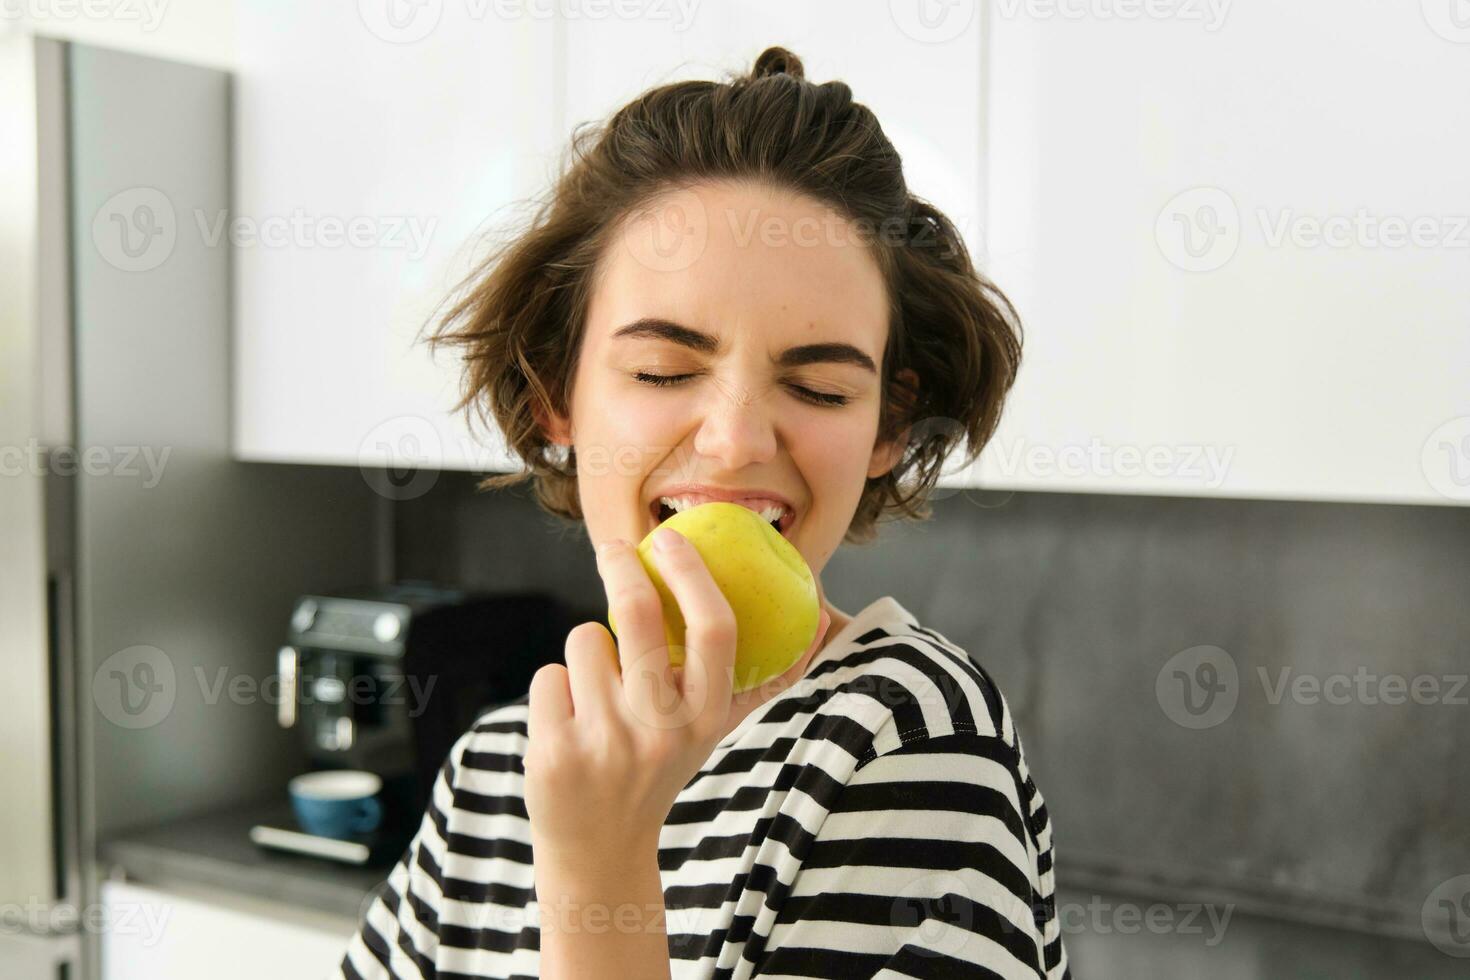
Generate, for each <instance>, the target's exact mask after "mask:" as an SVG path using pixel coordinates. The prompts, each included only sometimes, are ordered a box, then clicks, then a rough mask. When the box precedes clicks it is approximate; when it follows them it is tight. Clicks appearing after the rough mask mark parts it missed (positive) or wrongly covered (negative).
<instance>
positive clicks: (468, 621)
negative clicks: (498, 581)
mask: <svg viewBox="0 0 1470 980" xmlns="http://www.w3.org/2000/svg"><path fill="white" fill-rule="evenodd" d="M600 617H601V611H600V610H598V611H595V612H593V611H584V612H577V611H574V610H572V609H570V608H568V607H567V606H566V605H564V604H563V603H561V602H559V601H558V600H556V599H555V598H554V597H552V596H550V595H549V594H546V593H540V592H519V593H486V592H474V591H469V590H465V589H459V588H454V587H450V586H443V585H436V584H434V583H430V582H422V581H406V582H400V583H395V584H392V585H387V586H373V587H367V588H360V589H351V590H345V591H339V592H332V593H326V594H310V595H303V596H300V597H298V598H297V599H296V601H295V603H294V604H293V606H292V609H291V614H290V621H289V626H288V629H287V642H286V643H285V644H284V645H283V646H282V647H281V648H280V650H279V651H278V653H277V669H278V671H279V674H280V678H281V698H280V701H279V703H278V705H277V721H278V722H279V723H280V724H281V726H282V727H284V728H292V729H295V730H296V731H297V732H298V733H299V737H300V738H301V742H302V746H303V748H304V750H305V755H306V758H307V760H308V764H309V766H310V767H311V770H313V771H315V770H323V769H353V770H363V771H366V772H371V773H374V774H376V775H377V776H378V777H380V778H381V780H382V789H381V791H380V793H379V798H378V803H379V804H380V805H381V810H382V819H381V821H380V823H379V825H378V826H377V828H375V829H374V830H372V831H370V832H366V833H361V834H351V835H344V836H341V837H324V836H321V835H317V834H311V833H308V832H307V831H306V830H305V829H304V828H302V827H300V826H298V825H296V823H295V821H294V820H293V819H292V817H291V816H290V814H289V811H287V810H285V809H283V810H282V818H281V819H278V820H273V821H269V822H265V823H261V824H257V825H256V826H255V827H253V828H252V829H251V832H250V836H251V839H252V840H254V841H255V842H256V843H257V844H259V845H261V846H263V847H270V848H276V849H281V850H288V851H295V852H298V853H307V854H315V855H317V856H320V857H325V858H330V859H333V860H337V861H345V862H348V863H352V864H359V865H368V866H374V865H383V864H389V863H391V862H392V861H393V860H396V858H397V857H398V856H399V855H400V854H401V853H402V852H403V850H404V848H405V847H407V845H408V843H409V841H410V840H411V839H412V837H413V834H414V832H415V831H416V830H417V829H418V826H419V823H420V821H421V820H422V818H423V814H424V810H425V808H426V807H427V805H428V801H429V795H430V792H431V791H432V788H433V784H434V781H435V779H436V778H437V776H438V774H439V770H440V769H441V767H442V766H443V765H444V763H445V761H446V758H447V756H448V754H449V751H450V749H451V747H452V746H453V744H454V742H455V740H456V739H457V738H458V737H459V736H460V735H461V734H463V733H464V732H465V731H466V730H467V729H468V728H469V727H470V726H471V725H472V724H473V723H474V721H475V719H476V718H478V717H479V716H480V715H481V714H483V713H484V712H485V711H487V710H489V709H491V708H493V707H495V706H497V705H500V704H505V703H507V702H510V701H513V700H515V699H517V698H519V697H521V696H522V695H524V694H525V693H526V692H527V691H528V690H529V689H530V684H531V676H532V675H533V674H534V673H535V672H536V670H537V669H538V668H539V667H541V666H542V665H543V664H547V663H557V662H560V661H561V660H562V653H563V648H564V646H565V643H566V636H567V634H568V633H569V632H570V631H571V629H572V627H573V626H575V625H576V624H577V623H578V622H582V621H585V620H586V619H590V618H600Z"/></svg>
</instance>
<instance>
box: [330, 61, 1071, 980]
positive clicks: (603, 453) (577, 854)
mask: <svg viewBox="0 0 1470 980" xmlns="http://www.w3.org/2000/svg"><path fill="white" fill-rule="evenodd" d="M572 148H573V159H572V161H571V164H570V166H569V167H567V168H566V170H565V172H564V174H563V175H562V176H561V178H560V180H559V181H558V182H557V184H556V185H555V187H554V189H553V195H552V198H551V200H550V201H549V202H548V204H547V205H546V207H544V208H543V209H542V211H541V212H540V213H538V215H537V216H536V218H535V219H534V221H533V222H532V226H531V228H530V229H529V230H527V231H526V232H525V233H524V234H523V235H521V236H520V237H519V238H518V239H516V240H515V241H513V242H511V243H510V244H509V245H508V246H506V247H505V248H504V249H503V250H502V251H501V252H500V253H498V254H496V255H492V256H491V258H490V259H489V260H488V261H487V262H486V264H485V266H484V267H483V268H482V269H481V270H480V271H479V272H478V273H477V274H476V275H475V276H474V277H472V278H471V280H469V281H468V284H469V286H470V289H469V291H468V293H467V295H465V296H464V297H463V298H461V300H460V301H459V302H458V303H457V304H456V305H455V306H454V308H453V309H452V310H451V311H450V313H449V314H448V315H447V316H446V317H445V319H444V322H443V324H442V327H441V331H440V332H439V333H438V335H436V336H435V337H434V338H433V339H434V342H435V343H440V342H450V343H454V344H458V345H461V346H463V347H464V348H465V350H466V355H467V356H466V364H467V371H466V376H465V392H464V395H465V397H464V400H463V401H461V402H460V404H459V406H457V408H462V407H465V406H467V405H474V406H476V407H477V408H479V409H480V411H481V412H482V413H485V412H486V410H488V413H489V414H490V416H491V417H493V420H494V422H495V424H496V425H497V426H498V427H499V429H500V431H501V432H502V433H503V435H504V437H505V439H506V441H507V443H508V444H509V446H510V447H512V448H513V449H514V450H515V451H516V453H517V454H518V455H519V456H520V458H522V459H523V460H526V461H527V462H528V465H529V470H528V471H527V472H524V473H519V474H513V475H509V476H499V477H491V478H489V479H487V480H486V481H485V482H484V483H483V484H482V487H498V486H504V485H507V484H509V483H512V482H515V481H517V480H521V479H527V478H533V479H534V480H535V487H536V491H537V499H538V500H539V501H540V503H541V504H542V505H543V506H544V507H545V508H546V509H547V510H549V511H550V512H552V513H555V514H559V515H561V516H564V517H566V518H569V519H571V520H574V521H582V522H584V523H585V525H586V528H587V533H588V536H589V538H590V539H591V542H592V543H593V544H594V545H596V548H597V559H596V560H597V567H598V570H599V573H600V574H601V576H602V579H603V582H604V585H605V587H606V592H607V598H608V605H609V609H610V611H612V612H613V613H614V618H615V620H616V622H617V623H618V624H619V636H618V639H617V640H616V641H615V640H614V638H613V637H612V635H611V634H610V633H609V632H608V630H607V629H606V628H605V627H604V626H603V625H602V624H601V623H584V624H582V625H580V626H578V627H577V628H576V629H574V630H573V631H572V632H571V633H570V634H569V636H568V638H567V643H566V651H565V654H566V656H565V659H566V663H565V665H564V666H563V665H562V664H555V665H551V666H547V667H544V668H542V669H541V670H540V671H539V672H538V673H537V674H536V675H535V677H534V678H533V680H532V682H531V686H530V690H529V692H528V693H527V694H526V695H525V696H524V697H521V698H519V699H518V700H516V701H514V702H512V703H510V704H507V705H501V706H499V707H497V708H495V709H494V710H491V711H488V712H487V713H485V714H484V715H482V716H481V717H480V719H479V720H478V721H477V722H476V724H475V725H474V726H473V727H472V728H471V730H470V731H468V732H466V733H465V734H464V735H463V736H462V737H461V738H460V739H459V740H458V741H457V742H456V744H455V746H454V748H453V749H452V751H451V752H450V755H449V758H448V760H447V761H446V762H445V765H444V767H443V769H442V770H441V772H440V774H439V777H438V780H437V784H436V786H435V788H434V793H433V797H432V800H431V803H430V805H429V807H428V811H427V812H426V814H425V816H424V819H423V822H422V824H421V826H420V829H419V831H418V834H417V836H416V837H415V838H414V840H413V842H412V843H411V844H410V846H409V848H408V849H407V851H406V852H405V854H404V855H403V857H402V859H401V860H400V862H399V863H398V865H397V866H396V867H395V868H394V869H393V871H392V872H391V873H390V875H389V876H388V879H387V881H386V882H385V883H384V886H383V887H382V888H381V889H380V890H379V892H378V893H377V894H376V895H375V896H373V897H372V899H371V901H370V904H369V905H368V906H367V908H366V909H365V914H364V917H363V921H362V924H361V929H360V931H359V934H358V935H357V936H356V937H354V939H353V940H352V942H351V944H350V946H349V948H348V950H347V952H346V955H345V957H344V958H343V961H342V964H341V974H342V975H343V976H346V977H433V976H450V975H452V976H473V977H535V976H540V977H558V978H562V977H575V978H583V977H611V978H625V977H627V978H633V977H636V978H643V977H674V978H683V977H734V978H741V977H753V976H763V977H764V976H801V977H860V976H875V975H884V976H900V975H902V976H911V977H931V976H935V977H938V976H992V977H994V976H999V977H1036V976H1043V977H1048V978H1058V977H1066V976H1068V975H1069V974H1068V968H1067V958H1066V953H1065V950H1064V949H1063V947H1062V942H1061V935H1060V929H1059V925H1058V921H1057V918H1056V914H1055V906H1054V900H1053V880H1054V879H1053V870H1052V844H1051V830H1050V824H1049V820H1048V817H1047V811H1046V808H1045V806H1044V805H1043V803H1042V798H1041V795H1040V793H1039V792H1038V791H1037V788H1036V786H1035V784H1034V782H1033V781H1032V779H1031V778H1030V775H1029V773H1028V771H1027V767H1026V762H1025V757H1024V754H1023V752H1022V749H1021V741H1020V738H1019V736H1018V734H1017V733H1016V731H1015V729H1014V727H1013V724H1012V719H1011V715H1010V713H1009V710H1008V708H1007V706H1006V702H1005V699H1004V698H1003V697H1002V696H1001V694H1000V693H999V691H998V690H997V689H996V687H995V685H994V684H993V683H992V682H991V680H990V678H989V676H988V675H987V674H986V673H985V671H984V670H983V669H982V668H981V667H980V666H979V665H978V664H976V663H975V662H974V661H973V660H971V659H970V658H969V657H968V656H967V655H966V654H965V652H964V651H963V650H961V649H960V648H958V647H957V646H955V645H954V644H953V643H951V642H949V641H948V640H947V639H946V638H945V637H944V636H943V635H942V634H940V633H938V632H936V631H934V630H932V629H929V628H926V627H924V626H922V625H920V624H919V623H918V622H917V620H916V619H915V618H914V616H913V615H912V614H911V613H909V612H908V611H907V610H906V609H905V608H904V607H903V606H902V605H900V604H899V602H898V601H897V600H896V599H894V598H893V597H892V596H884V597H882V598H880V599H877V600H876V601H874V602H871V603H870V604H869V605H867V606H866V607H864V608H862V609H861V610H859V611H858V612H856V613H847V612H844V611H842V610H840V609H838V608H837V607H836V606H834V605H833V604H832V602H831V600H830V598H829V597H828V596H827V594H826V592H825V591H824V590H823V589H821V587H820V572H821V570H822V568H823V567H824V566H825V565H826V564H827V561H828V560H829V558H830V557H831V555H832V553H833V552H834V551H835V550H836V548H837V546H838V545H839V544H840V543H842V542H843V541H852V542H864V541H868V540H871V539H872V538H873V537H874V535H875V525H876V524H877V523H878V522H879V520H880V518H882V517H883V516H884V515H885V514H888V513H895V514H898V515H906V516H911V517H917V518H921V519H922V518H926V517H928V516H929V512H928V510H927V507H926V505H925V504H924V503H923V500H922V497H923V495H924V494H925V493H926V492H927V491H928V490H929V489H930V488H932V486H933V485H934V481H935V479H936V478H937V476H938V474H939V472H940V466H941V464H942V463H943V462H944V460H945V459H946V458H947V456H948V455H949V454H950V452H951V450H953V449H954V448H955V447H956V445H957V443H958V440H959V437H960V436H961V435H963V436H964V438H965V440H966V443H967V451H968V452H969V454H970V458H972V459H973V457H974V455H975V454H978V452H979V451H980V449H981V447H983V446H984V444H985V442H986V440H987V439H988V438H989V437H990V435H991V433H992V432H993V431H994V428H995V425H996V422H997V419H998V418H999V414H1000V409H1001V405H1002V403H1003V401H1004V398H1005V395H1006V392H1007V391H1008V389H1009V387H1010V385H1011V382H1012V380H1013V378H1014V376H1015V372H1016V368H1017V364H1018V362H1019V358H1020V347H1021V343H1020V328H1019V325H1018V324H1017V323H1016V317H1015V311H1014V309H1013V308H1012V307H1011V305H1010V303H1009V302H1008V301H1007V300H1006V299H1005V297H1004V296H1003V295H1001V294H1000V293H999V292H998V291H997V290H996V289H995V288H994V287H993V286H992V285H991V284H990V283H988V282H987V281H986V280H985V279H984V278H983V277H982V276H980V275H979V274H978V273H976V271H975V270H974V269H973V267H972V265H971V263H970V260H969V257H968V255H967V254H966V250H965V247H964V244H963V242H962V240H961V239H960V237H959V235H958V233H957V232H956V231H955V229H954V227H953V225H952V224H951V222H950V221H949V220H948V219H947V218H945V217H944V216H943V215H942V214H940V213H939V212H938V211H937V210H936V209H934V208H933V207H932V206H931V205H929V204H928V203H926V202H924V201H922V200H919V199H917V198H915V197H913V196H912V195H910V194H909V193H908V190H907V188H906V186H905V184H904V178H903V174H902V169H901V166H900V160H899V157H898V155H897V153H895V152H894V149H893V147H892V145H891V144H890V143H889V142H888V140H887V138H886V137H885V136H884V135H883V132H882V129H881V128H880V127H879V125H878V122H877V120H876V119H875V118H874V117H873V115H872V113H871V112H869V111H868V110H867V109H866V108H865V107H863V106H862V105H860V104H858V103H855V102H853V101H852V98H851V92H850V90H849V89H848V87H847V86H846V85H844V84H843V83H841V82H828V83H826V84H823V85H816V84H813V83H811V82H808V81H806V80H805V79H804V78H803V75H802V66H801V62H800V61H799V60H798V59H797V58H796V57H795V56H794V55H793V54H791V53H790V52H788V51H786V50H784V49H782V48H770V49H768V50H767V51H765V52H764V53H762V54H761V55H760V57H759V58H758V59H757V60H756V63H755V66H754V68H753V70H752V71H751V73H750V74H749V75H748V76H745V77H742V78H736V79H733V80H731V81H729V82H728V83H715V82H704V81H701V82H683V83H677V84H671V85H667V86H663V87H660V88H655V89H653V90H651V91H649V92H646V93H644V94H643V95H642V96H641V97H639V98H638V99H636V100H634V101H633V102H632V103H630V104H629V105H627V106H625V107H624V108H623V109H621V110H620V111H619V112H617V113H616V114H615V115H614V116H613V117H612V118H611V120H610V121H608V122H607V123H606V125H605V126H602V127H600V128H597V129H593V130H587V131H581V132H579V133H578V134H577V135H576V136H575V137H574V140H573V147H572ZM936 419H937V420H942V421H943V423H944V424H943V425H938V426H936V425H934V424H933V423H934V421H935V420H936ZM911 474H913V475H915V479H913V480H911V481H909V482H908V483H906V484H903V485H901V482H900V481H901V478H903V477H908V476H910V475H911ZM709 499H731V500H736V501H737V502H740V503H742V504H743V505H745V506H747V507H750V508H751V509H753V510H757V511H760V512H762V513H763V514H764V515H765V516H766V517H767V519H770V520H772V522H773V523H774V524H775V525H776V526H777V528H778V529H779V530H780V532H781V533H782V534H783V535H785V536H786V537H787V538H788V539H789V540H790V541H791V542H792V543H793V544H794V545H795V546H796V547H797V549H798V550H800V552H801V554H802V555H803V556H804V558H805V559H806V561H807V563H808V564H809V565H810V567H811V568H812V570H813V572H814V573H816V574H817V576H818V594H819V599H820V606H821V625H820V626H819V629H818V633H817V636H816V638H815V639H814V641H813V643H812V645H811V647H810V648H808V649H807V650H806V651H805V653H804V654H803V655H802V656H801V658H800V659H799V660H798V661H797V662H796V664H795V665H793V666H792V668H791V669H790V670H788V671H787V672H786V673H785V674H783V675H781V676H780V677H778V678H775V679H774V680H772V681H770V682H768V683H766V684H763V685H761V686H759V687H756V688H754V689H753V690H749V691H744V692H741V693H732V685H731V680H730V668H731V667H732V665H733V651H734V629H733V614H732V613H731V611H730V607H729V604H728V603H727V602H726V601H725V599H724V597H723V595H722V594H721V593H720V591H719V589H718V588H717V587H716V586H715V584H714V582H713V580H712V579H711V577H710V575H709V572H708V569H707V568H706V567H705V566H704V563H703V562H702V561H701V560H700V558H699V554H698V552H697V551H695V549H694V548H693V546H692V545H690V544H689V543H688V542H687V541H685V540H683V539H682V538H681V537H680V536H679V535H677V534H673V535H672V536H671V537H670V538H669V539H668V541H667V544H668V545H669V548H668V549H667V550H663V551H659V552H657V553H656V557H655V558H654V561H655V562H656V564H657V567H658V568H659V570H660V574H661V575H662V576H663V577H664V579H665V580H666V581H667V582H668V584H669V587H670V589H671V590H672V591H673V592H674V594H675V597H676V598H677V600H678V602H679V605H680V609H681V612H682V613H683V615H684V618H685V620H686V622H687V624H688V633H687V641H688V647H687V650H686V659H685V661H684V664H683V667H682V669H674V670H670V669H668V659H667V658H668V650H667V648H666V647H663V646H661V642H662V640H663V630H662V625H661V624H662V620H661V612H660V607H659V602H658V598H657V595H656V593H655V591H654V589H653V586H652V584H651V581H650V579H649V576H648V574H647V572H646V570H645V569H644V568H643V566H642V565H641V563H640V561H639V559H638V556H637V555H636V553H635V552H634V550H633V546H634V545H636V544H637V543H638V542H639V541H641V540H642V539H643V538H644V536H645V535H647V534H648V533H649V532H650V531H651V530H652V529H653V528H655V527H656V526H657V525H658V524H659V523H661V521H662V520H663V519H665V518H666V517H667V516H668V515H669V514H671V513H672V512H673V511H674V510H677V509H683V508H685V507H688V506H692V505H695V504H697V503H699V502H701V501H703V500H709ZM533 855H534V857H533Z"/></svg>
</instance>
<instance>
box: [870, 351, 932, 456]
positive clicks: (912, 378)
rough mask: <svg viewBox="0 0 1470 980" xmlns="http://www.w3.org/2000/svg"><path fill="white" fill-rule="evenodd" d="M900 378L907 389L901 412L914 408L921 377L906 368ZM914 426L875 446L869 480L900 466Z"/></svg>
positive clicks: (900, 373)
mask: <svg viewBox="0 0 1470 980" xmlns="http://www.w3.org/2000/svg"><path fill="white" fill-rule="evenodd" d="M898 378H899V380H900V381H902V382H903V383H904V385H905V386H906V388H907V391H906V393H905V397H904V398H903V399H902V400H901V401H900V405H901V410H902V411H905V412H907V410H908V409H909V408H910V407H912V406H913V404H914V402H915V400H916V398H917V394H918V387H919V376H918V375H917V374H916V373H914V371H913V370H912V369H911V368H904V369H903V370H902V371H900V372H898ZM911 429H912V426H907V425H906V426H904V427H903V429H902V430H900V431H899V433H898V435H896V436H895V437H894V438H893V439H892V440H890V441H887V442H878V443H875V444H874V446H873V455H872V457H871V458H870V459H869V460H868V478H869V479H874V478H876V477H880V476H882V475H883V474H884V473H887V472H888V471H889V470H891V469H893V468H894V467H895V466H897V465H898V461H899V460H900V459H902V458H903V452H904V450H905V449H907V448H908V441H909V432H910V431H911Z"/></svg>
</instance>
